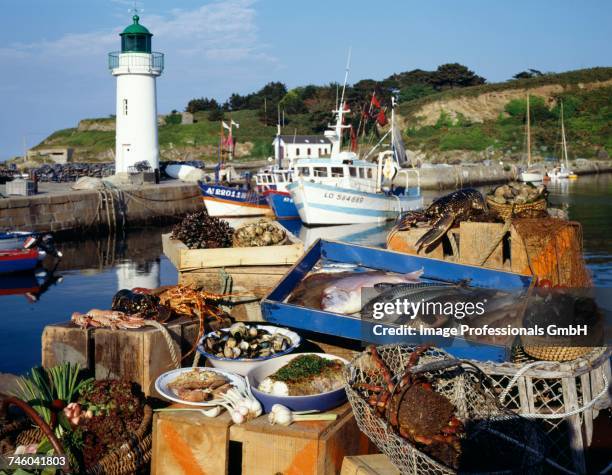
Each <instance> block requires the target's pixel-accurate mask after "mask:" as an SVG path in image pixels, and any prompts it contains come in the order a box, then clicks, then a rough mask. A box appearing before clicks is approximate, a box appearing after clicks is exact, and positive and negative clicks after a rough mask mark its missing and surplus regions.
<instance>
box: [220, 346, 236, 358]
mask: <svg viewBox="0 0 612 475" xmlns="http://www.w3.org/2000/svg"><path fill="white" fill-rule="evenodd" d="M223 356H225V357H226V358H233V357H234V352H233V351H232V349H231V348H230V347H229V346H226V347H225V348H223Z"/></svg>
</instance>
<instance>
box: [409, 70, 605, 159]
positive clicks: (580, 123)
mask: <svg viewBox="0 0 612 475" xmlns="http://www.w3.org/2000/svg"><path fill="white" fill-rule="evenodd" d="M609 79H612V68H593V69H585V70H579V71H570V72H568V73H562V74H552V75H547V76H543V77H537V78H532V79H523V80H517V81H509V82H507V83H497V84H488V85H483V86H476V87H470V88H464V89H454V90H449V91H444V92H441V93H437V94H433V95H430V96H427V97H424V98H421V99H417V100H414V101H410V102H408V103H405V104H402V105H401V106H400V114H401V115H402V116H404V117H406V118H408V123H413V124H414V123H417V124H418V113H419V110H420V109H421V108H422V107H423V106H424V105H426V104H429V103H433V102H444V101H446V100H449V99H457V98H469V97H475V96H478V95H480V94H484V93H489V92H497V91H503V90H508V89H523V88H526V89H529V88H535V87H538V86H543V85H547V84H561V85H563V86H564V87H565V88H566V90H565V91H564V92H563V93H561V94H559V95H558V96H557V98H560V99H563V101H564V103H570V102H572V103H575V104H576V109H575V111H574V112H573V113H572V112H571V113H566V120H565V125H566V135H567V140H568V144H569V147H570V149H571V150H570V155H571V156H572V157H575V156H582V157H586V158H590V157H593V156H595V155H596V153H597V151H598V150H599V149H600V148H601V147H603V148H605V149H606V150H607V152H608V153H609V154H611V155H612V106H611V102H612V101H611V100H610V98H612V87H605V88H601V89H593V90H590V91H587V90H582V89H580V88H579V87H578V84H579V83H582V84H586V83H590V82H596V81H606V80H609ZM553 112H554V111H553ZM444 122H446V123H444ZM406 134H407V137H406V142H407V146H408V147H409V148H412V149H421V150H424V151H426V152H435V151H446V150H473V151H482V150H485V149H486V148H488V147H490V148H492V149H493V150H498V151H500V152H503V153H507V154H512V153H521V152H522V151H523V150H524V143H525V138H524V123H523V121H522V120H521V119H520V118H512V117H507V115H506V114H504V115H502V116H500V117H499V118H498V119H496V120H487V121H484V122H483V123H469V122H467V121H455V122H454V123H453V124H452V125H451V124H449V123H448V121H444V120H440V121H439V124H437V125H436V126H424V127H419V126H418V125H417V126H416V127H413V128H411V129H409V130H407V131H406ZM532 137H533V143H534V151H535V152H536V153H537V152H539V153H540V154H541V155H556V156H558V155H559V141H560V131H559V120H558V114H554V113H553V114H550V116H549V117H547V118H545V119H542V120H539V121H534V123H533V127H532Z"/></svg>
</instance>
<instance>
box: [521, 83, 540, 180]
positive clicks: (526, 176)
mask: <svg viewBox="0 0 612 475" xmlns="http://www.w3.org/2000/svg"><path fill="white" fill-rule="evenodd" d="M526 129H527V169H526V170H523V171H521V173H520V174H519V177H518V179H519V181H524V182H537V181H542V180H544V175H543V174H542V172H541V171H539V170H537V169H535V168H533V167H532V165H531V114H530V112H529V94H527V126H526Z"/></svg>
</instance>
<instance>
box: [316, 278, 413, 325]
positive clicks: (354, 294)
mask: <svg viewBox="0 0 612 475" xmlns="http://www.w3.org/2000/svg"><path fill="white" fill-rule="evenodd" d="M422 274H423V269H419V270H416V271H414V272H409V273H407V274H394V273H388V272H382V271H370V272H355V273H353V274H351V275H349V276H346V277H342V278H340V279H338V280H335V281H334V282H332V283H331V284H329V285H328V286H327V287H325V288H324V289H323V296H322V299H321V308H322V309H323V310H325V311H326V312H334V313H341V314H344V315H350V314H353V313H357V312H359V311H360V310H361V307H362V302H361V289H363V288H364V287H374V286H375V285H377V284H383V283H385V284H404V283H416V282H419V281H420V277H421V275H422Z"/></svg>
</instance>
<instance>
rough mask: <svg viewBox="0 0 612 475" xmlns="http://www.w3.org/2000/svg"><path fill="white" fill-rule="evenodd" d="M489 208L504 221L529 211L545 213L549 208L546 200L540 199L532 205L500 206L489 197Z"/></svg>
mask: <svg viewBox="0 0 612 475" xmlns="http://www.w3.org/2000/svg"><path fill="white" fill-rule="evenodd" d="M487 206H488V207H489V209H491V210H493V211H495V212H496V213H497V214H498V215H499V216H500V217H502V218H503V219H504V220H506V219H508V218H511V217H513V216H517V215H521V214H524V213H526V212H528V211H545V210H546V207H547V203H546V198H540V199H539V200H536V201H533V202H532V203H524V204H500V203H496V202H495V201H493V198H492V197H491V196H487Z"/></svg>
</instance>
